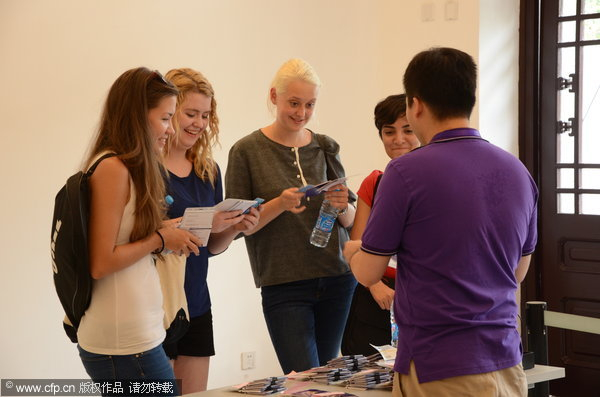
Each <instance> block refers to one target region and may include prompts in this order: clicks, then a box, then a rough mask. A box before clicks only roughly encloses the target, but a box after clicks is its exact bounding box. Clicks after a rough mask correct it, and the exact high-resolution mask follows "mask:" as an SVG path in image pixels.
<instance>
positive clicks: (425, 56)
mask: <svg viewBox="0 0 600 397" xmlns="http://www.w3.org/2000/svg"><path fill="white" fill-rule="evenodd" d="M404 88H405V90H406V96H407V98H408V105H409V106H411V105H412V101H413V98H415V97H416V98H419V99H420V100H421V101H422V102H425V103H426V104H427V105H428V107H429V108H430V109H431V111H432V112H433V115H434V116H435V117H436V118H437V119H438V120H445V119H448V118H454V117H467V118H469V117H470V116H471V111H472V110H473V107H474V106H475V90H476V88H477V65H475V61H474V60H473V58H472V57H471V56H470V55H469V54H467V53H465V52H462V51H460V50H457V49H454V48H444V47H437V48H431V49H429V50H426V51H423V52H420V53H419V54H417V55H415V57H414V58H413V59H412V60H411V61H410V63H409V64H408V67H407V68H406V72H405V73H404Z"/></svg>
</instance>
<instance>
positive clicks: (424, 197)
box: [344, 48, 538, 397]
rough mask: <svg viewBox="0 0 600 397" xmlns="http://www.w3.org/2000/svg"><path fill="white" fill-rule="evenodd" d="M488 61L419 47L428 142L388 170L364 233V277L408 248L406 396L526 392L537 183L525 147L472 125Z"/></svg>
mask: <svg viewBox="0 0 600 397" xmlns="http://www.w3.org/2000/svg"><path fill="white" fill-rule="evenodd" d="M476 80H477V67H476V65H475V63H474V61H473V58H472V57H471V56H470V55H468V54H466V53H464V52H462V51H459V50H456V49H451V48H433V49H430V50H427V51H424V52H421V53H419V54H418V55H416V56H415V57H414V58H413V59H412V61H411V62H410V64H409V65H408V68H407V69H406V72H405V75H404V86H405V89H406V96H407V104H408V109H407V114H406V116H407V118H408V121H409V123H410V125H411V127H412V129H413V131H414V132H415V134H416V135H417V137H418V138H419V140H420V141H421V142H422V143H423V145H424V146H422V147H421V148H419V149H415V150H413V151H412V152H410V153H408V154H405V155H404V156H401V157H399V158H397V159H395V160H392V161H391V162H390V163H389V165H388V167H387V168H386V170H385V173H384V175H383V178H382V180H381V183H380V185H379V189H378V192H377V197H376V199H375V203H374V205H373V210H372V212H371V215H370V218H369V221H368V224H367V228H366V230H365V232H364V234H363V239H362V243H361V241H350V242H348V243H347V244H346V247H345V249H344V255H345V256H346V259H347V260H348V262H349V263H350V265H351V268H352V271H353V272H354V275H355V276H356V278H357V280H358V281H359V282H360V283H361V284H363V285H365V286H370V285H372V284H374V283H376V282H377V281H379V280H380V279H381V276H382V275H383V272H384V271H385V267H386V266H387V263H388V259H389V257H390V256H391V255H393V254H397V256H398V268H397V274H396V295H395V298H394V315H395V318H396V322H397V323H398V326H399V337H398V353H397V356H396V362H395V365H394V371H396V372H397V374H396V376H395V377H394V391H393V395H394V396H406V397H412V396H461V397H464V396H477V397H485V396H498V395H500V396H526V395H527V383H526V378H525V374H524V372H523V368H522V366H521V358H522V351H521V342H520V336H519V333H518V331H517V313H518V305H517V302H516V296H515V294H516V291H517V287H518V285H519V283H520V282H521V281H522V280H523V279H524V278H525V274H526V273H527V268H528V267H529V261H530V256H531V253H532V252H533V250H534V247H535V243H536V240H537V232H536V220H537V217H536V211H537V207H536V202H537V195H538V193H537V188H536V186H535V183H534V181H533V180H532V178H531V176H530V175H529V173H528V172H527V169H526V168H525V167H524V166H523V164H521V162H520V161H519V160H518V159H517V158H515V157H514V156H513V155H511V154H509V153H507V152H505V151H504V150H502V149H500V148H498V147H496V146H494V145H492V144H490V143H489V142H487V141H485V140H484V139H482V138H481V136H480V135H479V132H478V131H477V130H475V129H472V128H469V117H470V115H471V111H472V109H473V106H474V105H475V88H476Z"/></svg>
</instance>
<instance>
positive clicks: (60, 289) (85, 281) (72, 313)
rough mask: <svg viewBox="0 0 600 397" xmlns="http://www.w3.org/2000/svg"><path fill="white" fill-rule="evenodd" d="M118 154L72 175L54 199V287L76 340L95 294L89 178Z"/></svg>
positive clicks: (66, 324)
mask: <svg viewBox="0 0 600 397" xmlns="http://www.w3.org/2000/svg"><path fill="white" fill-rule="evenodd" d="M114 155H115V154H114V153H108V154H105V155H103V156H102V157H100V158H99V159H98V160H97V161H96V162H95V163H94V164H93V165H92V166H91V167H90V169H89V170H88V171H87V172H83V171H79V172H78V173H76V174H75V175H72V176H71V177H70V178H69V179H67V183H65V185H64V186H63V187H62V189H60V191H59V192H58V193H57V194H56V199H55V200H54V216H53V218H52V230H51V243H50V250H51V254H52V270H53V273H54V287H55V288H56V293H57V294H58V298H59V299H60V303H61V304H62V306H63V308H64V310H65V314H66V317H65V319H64V321H63V327H64V329H65V332H66V333H67V336H68V337H69V339H71V341H72V342H73V343H77V328H79V322H80V321H81V317H83V315H84V313H85V311H86V310H87V308H88V306H89V305H90V299H91V296H92V276H91V275H90V268H89V251H88V220H89V217H90V188H89V180H90V177H91V176H92V174H93V173H94V170H95V169H96V167H97V166H98V164H100V162H101V161H102V160H104V159H105V158H107V157H111V156H114Z"/></svg>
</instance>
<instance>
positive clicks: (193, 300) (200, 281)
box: [167, 167, 223, 318]
mask: <svg viewBox="0 0 600 397" xmlns="http://www.w3.org/2000/svg"><path fill="white" fill-rule="evenodd" d="M167 192H168V193H169V195H171V197H173V200H174V201H173V203H172V204H171V205H170V207H169V210H168V212H167V215H168V216H169V218H178V217H180V216H182V215H183V212H184V211H185V209H186V208H187V207H212V206H214V205H216V204H218V203H220V202H221V201H223V184H222V181H221V170H220V169H219V168H218V167H217V178H216V180H215V186H214V187H213V186H212V185H211V183H210V181H208V180H207V181H204V180H202V179H201V178H199V177H198V176H197V175H196V173H195V172H194V170H192V171H191V172H190V174H189V175H188V176H186V177H183V178H180V177H178V176H177V175H175V174H173V173H172V172H169V183H168V186H167ZM210 256H212V255H211V254H210V253H209V252H208V249H207V248H206V247H201V248H200V255H198V256H196V255H193V254H192V255H190V256H189V257H188V258H187V262H186V269H185V294H186V297H187V303H188V310H189V313H190V318H194V317H198V316H201V315H203V314H204V313H206V312H207V311H208V310H209V309H210V295H209V292H208V284H207V283H206V278H207V275H208V258H209V257H210Z"/></svg>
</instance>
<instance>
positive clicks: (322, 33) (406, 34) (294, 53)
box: [0, 0, 518, 388]
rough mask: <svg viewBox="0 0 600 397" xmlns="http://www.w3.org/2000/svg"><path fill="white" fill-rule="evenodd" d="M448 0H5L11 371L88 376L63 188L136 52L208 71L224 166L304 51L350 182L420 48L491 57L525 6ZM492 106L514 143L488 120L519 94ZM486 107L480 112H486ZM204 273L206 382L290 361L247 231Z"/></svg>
mask: <svg viewBox="0 0 600 397" xmlns="http://www.w3.org/2000/svg"><path fill="white" fill-rule="evenodd" d="M425 3H431V4H432V6H433V16H434V20H433V21H430V22H421V16H422V15H421V10H422V8H421V7H422V6H423V4H425ZM445 3H446V1H445V0H432V1H397V0H378V1H367V0H363V1H359V0H329V1H321V0H304V1H302V2H297V1H291V0H254V1H246V0H214V1H209V0H203V1H200V0H173V1H166V0H165V1H161V0H130V1H127V2H123V1H118V0H97V1H96V0H89V1H79V0H54V1H51V2H50V1H45V0H0V58H1V59H2V60H1V61H0V87H1V90H0V92H1V94H0V120H1V121H0V125H1V126H2V128H1V134H2V137H3V138H4V140H3V141H4V143H5V144H6V147H5V150H4V153H3V155H2V156H1V157H0V173H1V174H0V175H1V179H0V180H1V181H2V204H3V205H2V206H1V207H0V208H1V209H0V211H1V212H0V214H1V219H2V225H3V228H2V230H1V231H0V242H1V244H2V246H1V247H2V251H3V259H2V261H1V262H0V263H1V264H0V266H1V275H2V276H1V280H0V302H1V303H0V305H1V308H2V314H3V320H2V322H1V325H0V352H1V353H2V354H1V357H0V378H83V377H85V372H84V371H83V368H82V366H81V364H80V362H79V359H78V357H77V353H76V349H75V346H74V345H72V344H71V343H70V342H68V340H67V338H66V336H65V335H64V334H63V331H62V328H61V318H62V310H61V307H60V304H59V302H58V299H57V298H56V296H55V293H54V290H53V285H52V273H51V270H50V255H49V237H50V221H51V216H52V213H51V211H52V208H53V199H54V195H55V193H56V191H57V190H58V189H59V188H60V186H61V185H62V184H63V183H64V181H65V178H66V177H67V176H68V175H70V174H71V173H73V172H74V171H75V169H76V168H77V167H78V166H79V163H80V161H81V159H82V156H83V152H84V151H85V149H86V148H87V144H88V142H89V140H90V138H91V134H92V131H93V129H94V127H95V125H96V123H97V121H98V116H99V113H100V108H101V105H102V101H103V100H104V97H105V95H106V92H107V90H108V88H109V86H110V84H111V83H112V82H113V81H114V79H115V78H116V77H117V76H118V75H119V74H121V73H122V72H123V71H125V70H126V69H128V68H131V67H135V66H139V65H146V66H148V67H151V68H156V69H159V70H161V71H162V72H166V71H167V70H168V69H170V68H173V67H183V66H187V67H192V68H196V69H198V70H200V71H202V72H203V73H205V74H206V76H207V77H208V78H209V79H210V80H211V81H212V83H213V85H214V87H215V90H216V94H217V99H218V101H219V115H220V118H221V120H222V123H221V131H222V134H221V143H222V145H221V148H220V149H219V148H217V149H216V157H217V161H218V162H219V164H220V165H221V167H222V168H223V169H224V168H225V167H226V162H227V151H228V150H229V148H230V147H231V145H232V144H233V143H234V142H235V141H236V140H238V139H239V138H241V137H242V136H244V135H246V134H247V133H249V132H251V131H252V130H253V129H256V128H258V127H261V126H264V125H266V124H267V123H269V122H270V115H269V114H268V112H267V110H266V95H267V88H268V84H269V82H270V80H271V78H272V75H273V74H274V72H275V71H276V69H277V68H278V66H279V65H280V64H281V63H282V62H283V61H285V60H286V59H288V58H290V57H302V58H305V59H307V60H308V61H309V62H311V63H312V64H313V66H314V67H315V68H316V70H317V72H318V73H319V75H320V77H321V79H322V81H323V82H324V85H323V88H322V90H321V94H320V98H319V104H318V107H317V111H318V114H317V116H316V119H315V120H314V121H313V122H312V128H313V129H315V130H316V131H318V132H323V133H326V134H328V135H330V136H332V137H334V138H335V139H336V140H338V142H339V143H340V144H341V146H342V160H343V161H344V163H345V165H346V168H347V173H348V174H350V175H352V174H359V175H360V176H357V177H356V178H354V179H352V180H351V181H350V185H351V187H352V188H357V187H358V185H359V183H360V181H361V179H362V176H364V175H366V174H367V173H368V172H370V171H371V170H372V169H373V168H383V167H384V165H385V163H386V161H387V160H386V157H385V153H384V151H383V149H382V148H381V144H380V142H379V141H378V139H377V133H376V131H375V128H374V126H373V122H372V117H373V116H372V114H373V107H374V105H375V103H376V102H377V101H379V100H380V99H382V98H384V97H385V96H387V95H389V94H391V93H398V92H401V91H402V73H403V71H404V68H405V67H406V64H407V63H408V61H409V60H410V58H411V57H412V56H413V55H414V54H415V53H416V52H418V51H420V50H423V49H425V48H428V47H430V46H433V45H446V46H454V47H458V48H460V49H462V50H464V51H467V52H469V53H471V54H472V55H473V56H475V58H482V57H483V55H484V54H488V52H486V51H485V50H487V49H489V50H490V52H491V51H493V48H488V47H487V46H486V47H485V48H483V47H484V45H483V42H482V43H481V44H480V42H479V40H480V39H481V40H482V41H483V40H489V41H490V42H491V41H492V39H493V38H494V37H495V36H496V33H497V31H500V32H502V34H503V36H502V37H503V38H504V42H503V43H505V42H506V41H507V40H511V39H512V40H514V39H515V35H516V32H515V31H514V27H515V26H516V25H515V24H516V23H517V20H516V19H515V18H516V17H515V16H514V13H510V12H508V11H510V10H508V9H509V8H510V6H509V5H508V4H509V3H510V4H513V5H514V4H517V3H518V2H517V0H512V1H511V2H506V3H505V2H497V1H493V0H486V1H483V0H482V1H481V7H480V1H476V0H460V1H457V3H458V5H459V18H458V20H457V21H446V20H445V19H444V12H443V11H444V6H445ZM175 7H177V8H175ZM480 8H481V9H480ZM496 8H497V9H500V10H504V11H507V12H505V13H503V14H502V15H503V21H502V24H500V21H498V22H497V23H495V24H494V25H493V26H492V25H487V26H486V27H485V29H484V27H483V26H482V29H481V32H480V28H479V25H480V23H479V16H480V12H481V14H482V16H481V17H482V20H483V18H484V17H485V15H488V16H489V15H493V14H494V12H495V10H496ZM484 11H485V13H486V14H485V15H483V14H484ZM486 18H487V17H486ZM504 18H508V19H504ZM486 21H487V19H486ZM492 30H493V31H492ZM496 30H497V31H496ZM480 33H481V36H480ZM484 33H486V34H484ZM498 45H500V46H502V45H506V44H498ZM480 47H481V48H482V50H481V51H480ZM501 48H504V47H501ZM496 54H497V53H494V55H496ZM496 58H498V57H497V56H496ZM501 59H502V68H503V70H506V69H507V70H508V71H509V73H508V74H507V76H511V77H510V79H513V80H509V78H507V79H503V80H500V81H498V79H497V78H496V76H495V75H494V77H493V79H494V80H491V83H493V87H494V88H498V86H500V87H501V88H502V89H503V90H504V91H503V92H504V94H506V93H509V94H510V92H511V91H515V92H516V90H514V88H515V86H516V79H515V78H514V76H516V75H515V73H516V72H515V71H516V65H517V62H516V52H515V51H514V48H513V51H509V52H507V53H506V57H502V58H501ZM497 60H498V59H497ZM482 62H483V59H482ZM487 65H488V66H489V65H492V64H491V63H489V62H488V63H487ZM492 66H494V65H492ZM482 69H483V65H482ZM490 69H491V67H490ZM487 76H488V70H487V69H486V70H482V73H481V78H482V84H481V86H482V88H481V93H482V100H481V103H486V104H487V102H486V100H487V98H491V97H492V95H490V94H488V92H489V91H488V90H487V89H484V87H489V85H487V86H486V81H485V80H484V79H485V78H487ZM490 79H492V77H490ZM515 92H513V94H515ZM494 98H495V97H494ZM503 98H509V96H503ZM513 98H516V96H513ZM484 109H486V108H485V107H484V106H483V105H482V106H481V113H479V114H481V115H482V117H483V114H484V113H483V111H484ZM493 110H494V112H491V111H490V112H489V113H487V110H486V113H485V114H486V120H485V121H483V120H482V122H481V124H482V125H484V126H488V125H489V126H490V130H493V134H494V135H493V138H494V139H492V140H493V141H496V140H497V141H499V144H501V145H502V146H505V147H506V146H507V147H509V148H511V149H512V148H513V147H514V142H516V128H505V129H503V130H497V129H492V128H491V127H493V126H498V124H500V123H498V121H497V118H496V119H493V121H490V122H488V120H487V117H488V115H490V117H493V116H494V115H493V114H492V113H495V114H496V115H502V121H503V122H508V123H509V124H511V125H515V123H516V112H515V111H514V110H515V109H514V107H513V106H512V103H507V101H506V100H498V98H495V99H494V104H493ZM478 118H479V116H478V113H477V111H476V112H475V114H474V120H473V121H474V124H475V125H477V124H478ZM490 120H492V119H490ZM486 134H487V132H486V131H484V135H486ZM504 136H506V138H505V137H504ZM209 285H210V288H211V293H212V300H213V314H214V326H215V343H216V350H217V355H216V356H215V357H214V358H213V359H212V361H211V374H210V379H209V387H211V388H214V387H219V386H223V385H227V384H233V383H236V382H241V381H243V380H245V379H254V378H258V377H262V376H268V375H275V374H279V373H280V368H279V366H278V364H277V361H276V359H275V355H274V351H273V348H272V347H271V343H270V340H269V338H268V335H267V332H266V328H265V325H264V320H263V317H262V311H261V307H260V294H259V291H258V290H257V289H255V288H254V285H253V282H252V277H251V274H250V267H249V264H248V260H247V256H246V250H245V246H244V243H243V241H241V240H240V241H236V242H235V243H234V244H233V245H232V247H230V249H229V250H228V251H226V252H225V253H224V254H223V255H220V256H218V257H216V258H214V259H212V260H211V268H210V273H209ZM245 351H255V352H256V364H257V368H256V369H255V370H248V371H242V370H241V369H240V353H241V352H245Z"/></svg>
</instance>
